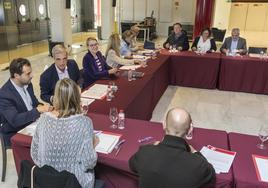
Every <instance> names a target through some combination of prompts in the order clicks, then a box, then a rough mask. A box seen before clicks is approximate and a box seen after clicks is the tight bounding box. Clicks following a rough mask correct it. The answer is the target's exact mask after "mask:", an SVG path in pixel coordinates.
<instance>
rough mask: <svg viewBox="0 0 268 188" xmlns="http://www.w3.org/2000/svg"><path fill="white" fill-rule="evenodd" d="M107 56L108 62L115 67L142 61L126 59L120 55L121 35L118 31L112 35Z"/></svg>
mask: <svg viewBox="0 0 268 188" xmlns="http://www.w3.org/2000/svg"><path fill="white" fill-rule="evenodd" d="M105 56H106V62H107V64H108V65H109V66H110V67H113V68H118V67H119V66H121V65H134V64H135V63H140V61H137V60H134V59H124V58H123V57H121V56H120V37H119V34H117V33H114V34H112V35H111V36H110V38H109V42H108V46H107V50H106V53H105Z"/></svg>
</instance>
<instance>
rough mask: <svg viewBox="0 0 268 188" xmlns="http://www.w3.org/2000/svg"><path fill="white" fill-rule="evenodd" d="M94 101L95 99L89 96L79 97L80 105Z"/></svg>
mask: <svg viewBox="0 0 268 188" xmlns="http://www.w3.org/2000/svg"><path fill="white" fill-rule="evenodd" d="M94 101H95V99H89V98H82V97H81V103H82V105H90V104H91V103H93V102H94Z"/></svg>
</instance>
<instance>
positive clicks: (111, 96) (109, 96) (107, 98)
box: [106, 86, 113, 101]
mask: <svg viewBox="0 0 268 188" xmlns="http://www.w3.org/2000/svg"><path fill="white" fill-rule="evenodd" d="M112 92H113V91H112V89H111V87H110V86H108V87H107V93H106V101H111V100H112V98H113V93H112Z"/></svg>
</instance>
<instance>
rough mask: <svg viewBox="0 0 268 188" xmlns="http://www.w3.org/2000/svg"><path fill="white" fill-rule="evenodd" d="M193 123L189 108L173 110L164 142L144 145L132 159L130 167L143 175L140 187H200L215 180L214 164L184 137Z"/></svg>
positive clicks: (140, 175) (168, 116)
mask: <svg viewBox="0 0 268 188" xmlns="http://www.w3.org/2000/svg"><path fill="white" fill-rule="evenodd" d="M191 122H192V120H191V117H190V115H189V114H188V112H186V111H185V110H183V109H179V108H174V109H171V110H170V111H169V112H168V113H167V116H166V121H165V123H164V125H163V128H164V130H165V134H166V135H165V137H164V139H163V141H162V142H160V143H157V144H154V145H145V146H141V147H140V148H139V150H138V152H137V153H136V154H134V155H133V156H132V157H131V158H130V161H129V167H130V169H131V170H133V171H134V172H135V173H137V174H138V176H139V188H180V187H182V188H199V187H201V186H202V185H205V184H207V183H212V182H214V180H215V171H214V169H213V167H212V165H211V164H209V163H208V162H207V160H206V159H205V158H204V157H203V156H202V154H201V153H200V152H197V151H196V150H195V149H194V148H193V147H192V146H190V145H188V144H187V143H186V141H185V140H184V137H185V136H186V135H187V133H188V132H189V130H190V125H191Z"/></svg>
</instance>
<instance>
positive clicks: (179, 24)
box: [173, 22, 182, 28]
mask: <svg viewBox="0 0 268 188" xmlns="http://www.w3.org/2000/svg"><path fill="white" fill-rule="evenodd" d="M175 25H178V26H180V27H181V28H182V25H181V23H179V22H177V23H174V24H173V27H174V26H175Z"/></svg>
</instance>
